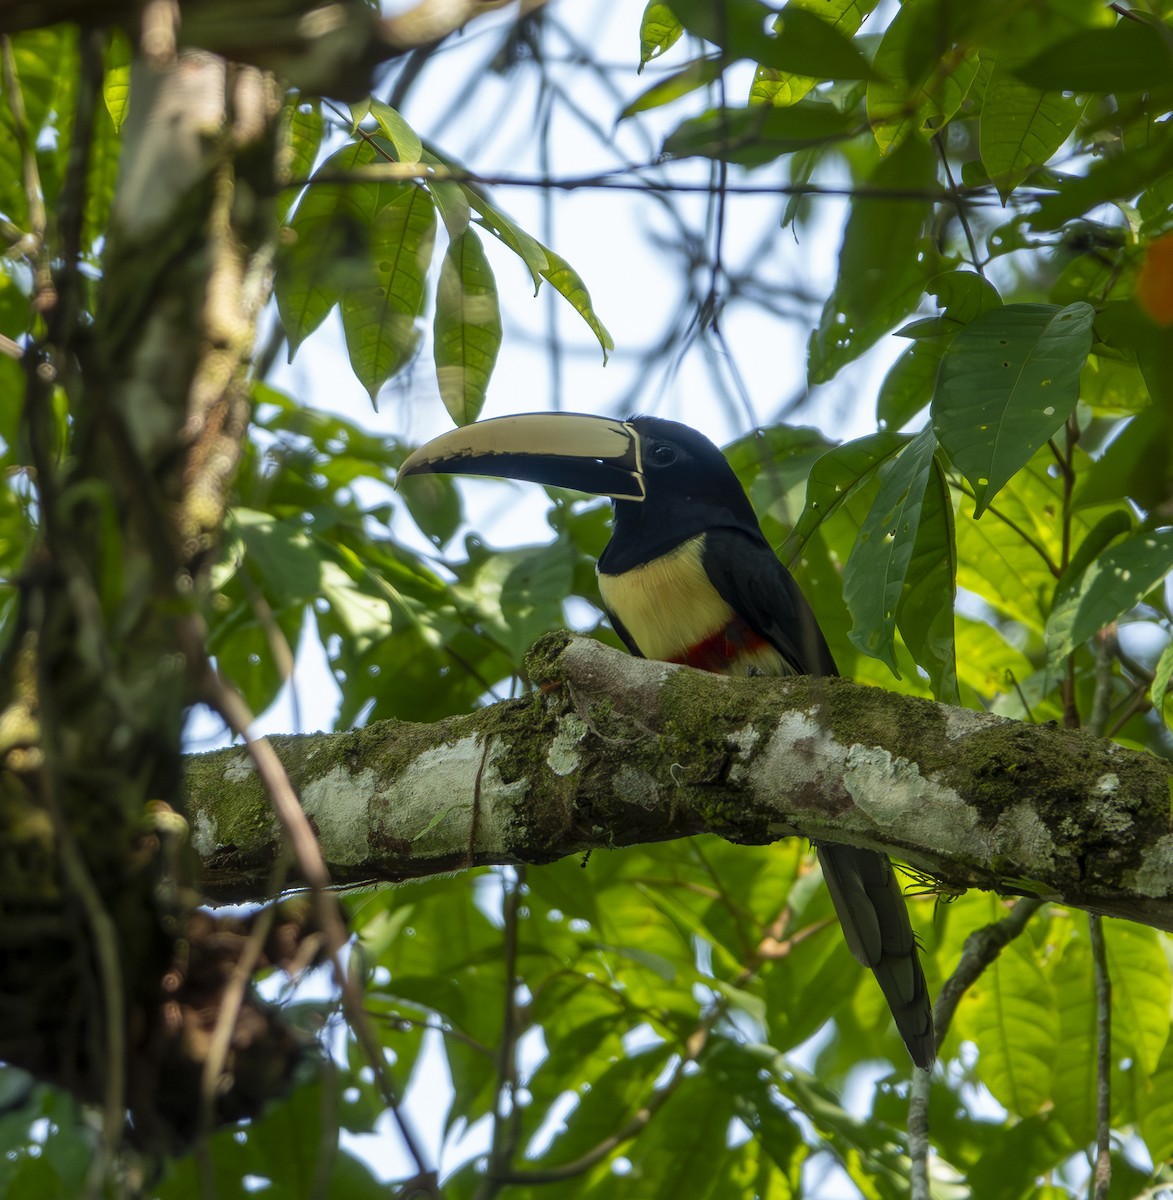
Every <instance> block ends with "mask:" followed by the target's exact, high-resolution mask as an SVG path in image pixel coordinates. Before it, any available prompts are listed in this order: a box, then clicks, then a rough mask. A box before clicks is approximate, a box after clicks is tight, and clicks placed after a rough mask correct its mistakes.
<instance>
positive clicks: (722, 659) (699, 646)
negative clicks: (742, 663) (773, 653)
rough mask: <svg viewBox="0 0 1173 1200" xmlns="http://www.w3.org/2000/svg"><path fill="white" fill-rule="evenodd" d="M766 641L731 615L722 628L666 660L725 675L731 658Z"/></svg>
mask: <svg viewBox="0 0 1173 1200" xmlns="http://www.w3.org/2000/svg"><path fill="white" fill-rule="evenodd" d="M769 644H770V643H769V642H767V641H766V639H765V638H764V637H761V636H760V635H759V634H757V633H755V632H754V631H753V630H752V629H751V628H750V627H749V626H748V625H747V624H746V623H745V622H744V621H743V620H742V619H741V618H740V617H734V619H733V620H732V621H730V622H729V624H728V625H726V626H725V628H724V629H718V630H717V632H716V633H714V634H711V635H710V636H709V637H707V638H705V640H704V641H703V642H697V643H696V645H694V646H690V647H689V648H688V649H687V650H686V651H685V652H684V653H683V654H681V655H677V656H676V657H675V658H670V659H669V660H668V661H669V662H674V663H681V664H682V665H683V666H686V667H695V668H696V669H697V670H698V671H711V672H713V674H715V675H725V674H727V673H728V671H729V668H730V667H731V666H732V664H733V663H734V661H735V660H736V659H737V658H739V657H740V656H741V655H742V654H745V653H746V652H749V653H753V652H754V651H757V650H762V649H765V647H767V646H768V645H769Z"/></svg>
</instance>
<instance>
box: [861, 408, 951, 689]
mask: <svg viewBox="0 0 1173 1200" xmlns="http://www.w3.org/2000/svg"><path fill="white" fill-rule="evenodd" d="M926 432H927V431H926ZM922 436H923V435H922ZM908 452H909V453H910V454H911V453H912V448H911V447H910V448H909V451H908ZM877 499H878V497H877ZM956 596H957V545H956V539H955V537H954V533H953V497H952V496H951V495H950V492H949V480H948V479H947V478H946V477H945V471H944V468H943V467H942V466H941V463H940V462H939V461H938V459H937V458H936V457H934V458H933V464H932V471H931V472H930V475H929V478H928V481H927V483H926V485H925V491H924V501H923V504H922V507H921V513H920V524H919V527H918V529H917V532H916V541H915V543H914V545H913V550H912V558H911V559H910V560H909V563H908V567H907V569H906V571H905V577H904V588H903V591H902V592H901V596H900V607H899V608H898V609H897V611H896V622H897V625H898V626H899V629H900V636H901V637H902V638H903V639H904V644H905V645H906V646H907V647H908V649H909V652H910V653H911V654H912V657H913V658H914V659H916V661H917V664H918V665H919V666H921V667H924V669H925V670H926V671H927V672H928V674H929V682H930V683H931V684H932V686H933V695H934V696H935V697H936V698H937V699H938V700H941V701H943V702H944V703H946V704H960V703H961V697H960V694H959V692H958V690H957V650H956V638H955V635H954V626H953V603H954V600H955V599H956Z"/></svg>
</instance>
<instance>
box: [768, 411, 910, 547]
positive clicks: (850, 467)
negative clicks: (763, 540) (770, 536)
mask: <svg viewBox="0 0 1173 1200" xmlns="http://www.w3.org/2000/svg"><path fill="white" fill-rule="evenodd" d="M910 441H911V438H909V437H908V436H907V435H905V434H902V433H894V432H890V431H888V430H883V431H881V432H880V433H873V434H869V435H868V436H867V437H862V438H856V439H855V440H854V441H851V442H844V443H843V445H841V446H835V447H833V448H832V449H830V450H828V451H827V452H826V454H824V455H822V456H821V457H820V458H819V460H818V461H817V462H816V463H815V465H814V466H813V467H812V468H811V472H810V476H809V478H808V479H807V484H806V507H805V508H804V509H803V510H802V515H801V516H800V517H799V518H798V521H797V522H796V524H795V526H794V532H793V533H792V534H791V535H790V540H789V542H788V544H787V547H786V553H785V554H784V556H783V557H784V558H785V559H786V560H787V561H789V562H793V561H794V559H795V558H796V557H797V556H798V555H799V554H800V553H801V552H802V549H803V547H804V546H805V545H806V543H807V542H808V541H809V540H810V538H811V537H812V536H813V534H814V533H815V531H816V530H817V529H818V528H819V526H820V525H822V524H823V522H824V521H826V520H828V519H829V518H830V517H832V516H834V515H835V513H836V512H837V511H838V510H839V509H840V508H841V507H842V506H843V504H844V503H845V502H846V501H847V500H848V499H850V497H851V496H852V495H854V493H855V492H856V491H857V490H858V489H859V488H860V487H861V486H862V485H863V484H865V483H867V482H868V480H870V479H871V478H872V477H873V476H874V475H875V473H876V471H878V470H879V469H880V468H881V467H882V466H883V465H884V464H885V463H888V462H891V461H892V459H894V458H895V457H896V455H898V454H899V453H900V452H901V451H902V450H903V449H904V447H905V446H907V445H908V443H909V442H910Z"/></svg>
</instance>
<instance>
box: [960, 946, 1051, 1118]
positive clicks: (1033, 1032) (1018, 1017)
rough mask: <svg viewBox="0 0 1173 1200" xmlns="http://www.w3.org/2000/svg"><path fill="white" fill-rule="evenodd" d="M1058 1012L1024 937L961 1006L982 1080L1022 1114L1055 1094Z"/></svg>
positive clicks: (963, 1027)
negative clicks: (1053, 1091) (1053, 1085)
mask: <svg viewBox="0 0 1173 1200" xmlns="http://www.w3.org/2000/svg"><path fill="white" fill-rule="evenodd" d="M1053 1012H1054V998H1053V996H1052V992H1051V985H1050V983H1049V982H1048V980H1047V979H1046V977H1045V976H1044V975H1043V973H1042V971H1041V969H1040V968H1039V965H1038V963H1037V962H1036V961H1035V959H1034V955H1033V954H1032V952H1031V949H1030V947H1029V946H1028V945H1026V944H1024V942H1023V941H1022V939H1019V940H1018V941H1014V942H1011V943H1010V944H1009V945H1008V946H1007V947H1006V948H1005V949H1004V950H1003V951H1002V953H1001V954H1000V955H999V956H998V957H997V958H996V959H995V960H994V962H993V963H991V964H990V966H988V967H987V968H986V969H985V971H984V972H983V973H982V974H981V976H980V977H979V978H978V980H977V982H976V983H975V984H974V985H973V986H972V987H971V988H970V990H969V991H968V992H967V993H966V995H965V997H964V998H963V1000H962V1002H961V1004H960V1006H959V1007H958V1010H957V1024H958V1026H959V1029H960V1032H961V1035H962V1036H963V1037H967V1038H970V1039H971V1040H972V1041H973V1042H974V1043H975V1045H976V1046H977V1047H978V1056H979V1057H978V1064H977V1070H976V1075H977V1078H978V1080H979V1081H980V1082H981V1083H984V1084H985V1085H986V1087H988V1088H989V1089H990V1091H991V1092H992V1093H993V1096H994V1098H995V1099H996V1100H997V1101H998V1103H999V1104H1001V1105H1003V1107H1005V1108H1007V1109H1008V1110H1009V1111H1010V1112H1011V1113H1013V1114H1014V1115H1016V1116H1020V1117H1026V1116H1029V1115H1030V1114H1031V1113H1034V1112H1037V1111H1038V1109H1039V1108H1040V1106H1041V1105H1043V1104H1044V1103H1046V1101H1047V1100H1048V1099H1049V1098H1050V1095H1051V1064H1052V1063H1053V1062H1054V1060H1055V1054H1056V1051H1057V1050H1058V1047H1059V1036H1058V1035H1059V1031H1058V1029H1057V1028H1056V1025H1055V1021H1054V1017H1053Z"/></svg>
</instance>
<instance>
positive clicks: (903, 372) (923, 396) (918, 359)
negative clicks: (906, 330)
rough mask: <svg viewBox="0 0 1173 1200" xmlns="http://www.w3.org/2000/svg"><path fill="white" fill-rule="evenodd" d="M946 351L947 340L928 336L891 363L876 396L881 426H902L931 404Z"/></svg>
mask: <svg viewBox="0 0 1173 1200" xmlns="http://www.w3.org/2000/svg"><path fill="white" fill-rule="evenodd" d="M944 353H945V343H944V342H942V341H940V340H939V339H936V338H933V339H925V340H922V341H916V342H914V343H913V344H912V345H911V346H909V348H908V349H907V350H905V352H904V353H903V354H902V355H901V356H900V357H899V358H898V359H897V360H896V361H895V362H894V363H893V364H892V367H891V369H890V370H889V371H888V374H887V375H885V376H884V382H883V383H881V384H880V391H879V394H878V395H877V397H876V421H877V422H878V424H879V426H880V428H881V429H901V428H903V426H905V425H907V424H908V422H909V421H911V420H912V418H913V417H915V416H916V415H917V413H919V412H920V411H921V409H923V408H925V407H927V406H928V403H929V401H930V400H932V398H933V388H934V386H935V385H936V382H937V372H938V370H940V367H941V356H942V355H943V354H944Z"/></svg>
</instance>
